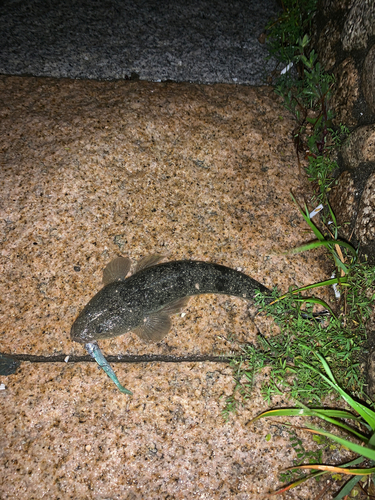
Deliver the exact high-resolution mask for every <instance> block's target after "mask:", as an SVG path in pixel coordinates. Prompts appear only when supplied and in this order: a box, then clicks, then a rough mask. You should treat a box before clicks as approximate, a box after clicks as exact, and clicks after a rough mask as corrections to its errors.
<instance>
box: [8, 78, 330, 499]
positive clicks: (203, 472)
mask: <svg viewBox="0 0 375 500" xmlns="http://www.w3.org/2000/svg"><path fill="white" fill-rule="evenodd" d="M0 113H1V119H0V151H1V178H0V224H1V226H0V231H1V233H0V234H1V256H0V259H1V260H0V265H1V273H0V280H1V282H0V289H1V294H0V296H1V301H2V307H1V312H0V314H1V317H0V322H1V330H0V342H1V351H2V352H4V353H18V354H33V355H35V354H39V355H44V356H53V355H56V354H67V355H69V354H84V353H85V351H84V349H83V348H82V347H81V346H80V345H79V344H73V343H72V342H71V341H70V339H69V331H70V327H71V324H72V322H73V321H74V319H75V317H76V316H77V314H78V312H79V311H80V310H81V308H82V307H83V306H84V305H85V304H86V303H87V301H88V300H89V299H90V298H91V297H92V296H93V295H94V294H95V293H96V292H97V291H98V290H99V289H100V287H101V275H102V270H103V268H104V267H105V265H106V264H107V263H108V262H109V261H110V260H111V259H112V258H113V257H115V256H116V255H120V254H122V255H127V256H129V257H130V258H131V259H132V260H133V261H134V262H135V261H136V260H137V259H139V258H141V257H142V256H144V255H148V254H152V253H163V254H165V255H167V258H168V259H170V260H171V259H184V258H187V259H196V260H205V261H211V262H217V263H220V264H224V265H227V266H230V267H234V268H240V269H241V270H243V271H244V272H245V273H247V274H249V275H250V276H252V277H253V278H255V279H257V280H258V281H260V282H262V283H263V284H264V285H266V286H268V287H272V286H275V285H277V286H278V287H279V288H280V289H282V290H287V289H288V287H289V286H300V285H304V284H308V283H310V282H315V281H318V280H321V279H325V278H326V277H327V268H326V261H325V260H324V258H323V257H322V254H320V253H315V252H312V253H309V254H300V255H294V256H290V255H284V254H283V253H282V252H284V251H286V250H288V249H290V248H292V247H294V246H296V245H298V244H301V243H303V242H306V241H308V240H309V239H311V238H312V235H311V233H309V232H308V231H307V228H306V226H305V225H304V223H303V221H302V218H301V216H300V215H299V213H298V210H297V209H296V207H295V206H294V205H293V203H292V201H291V197H290V191H293V192H294V194H295V195H296V196H297V197H299V199H302V196H303V192H304V191H303V179H301V177H300V175H299V172H298V167H297V162H296V157H295V154H294V150H293V145H292V142H291V140H290V134H291V130H292V129H293V125H292V122H291V120H290V118H289V116H288V114H287V113H286V111H284V109H283V108H282V107H281V106H280V104H279V103H278V101H277V98H276V97H275V95H274V94H273V91H272V89H271V88H266V87H264V88H251V87H241V86H230V85H215V86H199V85H194V84H175V83H162V84H157V83H146V82H95V81H69V80H53V79H37V78H18V77H0ZM184 313H185V315H183V316H175V317H174V318H173V326H172V330H171V331H170V333H169V334H168V335H167V336H166V337H165V339H164V340H163V341H162V342H160V343H159V344H154V345H153V344H144V343H143V342H142V341H141V340H139V339H138V338H137V337H136V336H135V335H133V334H131V335H129V336H127V337H119V338H117V339H114V340H107V341H102V342H101V347H102V349H103V351H104V353H106V354H115V355H121V354H125V353H127V354H148V353H149V354H168V355H171V354H172V355H176V356H182V355H186V354H221V353H224V354H225V353H229V352H230V349H231V345H230V344H229V343H228V341H227V340H226V338H227V337H229V336H234V337H236V338H237V339H238V340H240V341H252V340H254V338H255V335H256V332H257V329H260V330H261V331H262V332H263V333H264V334H267V333H269V331H270V330H272V325H268V326H267V324H266V323H264V322H262V318H259V317H257V318H256V320H255V321H254V320H253V318H252V315H253V312H251V310H250V312H249V308H248V305H247V304H246V302H243V301H241V300H240V299H233V298H229V297H224V296H204V297H197V298H194V299H191V301H190V303H189V306H188V307H187V309H186V310H185V311H184ZM115 370H116V372H117V374H118V376H119V379H120V380H121V381H122V382H123V383H124V385H125V386H126V387H128V388H130V389H132V390H134V392H135V395H134V397H133V398H127V397H125V396H123V395H122V394H120V393H119V392H117V390H116V388H115V387H114V386H113V385H112V384H111V382H110V381H109V379H107V377H106V376H105V375H104V374H103V373H102V372H100V371H99V370H98V369H97V367H96V366H95V365H94V364H92V363H79V364H78V363H77V364H74V365H72V364H70V363H68V364H58V363H56V364H55V363H51V364H30V363H23V364H22V365H21V367H20V368H19V370H18V371H17V373H16V374H14V375H10V376H9V377H0V383H4V384H5V386H6V388H5V390H2V391H0V397H1V398H2V405H1V410H0V422H1V424H0V425H1V428H2V429H5V432H4V433H1V437H0V439H1V455H0V456H1V465H2V467H1V472H0V489H1V490H0V491H1V495H0V496H1V498H4V499H13V498H14V499H16V498H17V499H18V498H20V499H24V498H26V497H27V498H29V499H33V498H38V499H39V498H54V499H55V498H56V499H57V498H61V499H65V498H74V499H77V498H80V499H86V498H87V499H98V500H99V499H100V500H104V499H109V498H111V499H128V498H129V499H130V498H132V499H135V498H155V499H156V498H161V499H166V498H176V499H177V498H178V499H185V498H207V499H219V498H236V499H256V498H260V496H259V495H260V493H259V492H260V491H268V490H269V489H270V488H273V487H274V486H275V485H276V483H277V474H276V471H275V472H272V471H273V470H274V468H276V469H277V470H278V469H279V467H280V464H283V465H285V466H287V465H288V464H289V463H290V460H291V456H292V455H291V454H292V452H291V449H290V448H288V447H285V443H284V441H283V440H282V439H281V444H280V443H278V438H277V439H276V438H275V439H276V440H275V441H272V442H271V443H269V442H267V441H265V435H266V434H267V433H268V432H269V426H268V425H267V424H263V423H262V424H259V426H260V427H257V428H258V431H257V433H256V434H254V433H253V431H252V430H249V428H248V427H246V426H245V424H246V422H248V420H249V419H250V418H251V417H253V416H255V415H256V414H257V413H259V411H261V410H262V409H265V408H266V406H265V403H264V402H262V400H261V398H260V396H257V395H255V396H254V400H253V401H251V404H250V405H249V406H248V407H247V408H245V409H243V410H242V412H241V414H240V416H239V418H238V419H236V420H234V421H232V422H231V423H224V422H223V421H222V419H221V417H220V410H221V408H222V407H223V404H224V403H223V400H221V399H220V397H221V396H222V395H225V394H230V392H231V390H232V389H233V379H232V376H231V370H230V368H229V367H227V366H226V365H225V364H220V363H218V364H213V363H200V364H198V363H190V364H186V363H185V364H171V363H169V364H163V363H154V364H151V363H149V364H142V365H140V364H119V363H116V365H115ZM259 383H260V382H259ZM258 392H259V391H258ZM263 426H265V427H263ZM259 429H260V430H259ZM278 429H279V428H278ZM277 432H279V433H280V430H278V431H277ZM275 435H279V434H277V433H276V434H275ZM282 443H284V445H282ZM279 444H280V446H279ZM283 448H284V449H283ZM279 450H281V451H280V452H279ZM305 491H307V490H305ZM301 493H302V495H303V490H300V491H299V494H301ZM291 498H292V497H291ZM303 498H307V496H305V497H303Z"/></svg>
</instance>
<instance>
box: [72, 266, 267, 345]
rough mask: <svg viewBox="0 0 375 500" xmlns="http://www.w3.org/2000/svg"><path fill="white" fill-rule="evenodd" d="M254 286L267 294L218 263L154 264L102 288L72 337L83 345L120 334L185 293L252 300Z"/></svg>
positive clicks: (73, 329)
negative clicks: (219, 295)
mask: <svg viewBox="0 0 375 500" xmlns="http://www.w3.org/2000/svg"><path fill="white" fill-rule="evenodd" d="M257 290H259V291H261V292H265V293H267V292H268V293H269V292H270V290H268V289H267V288H266V287H265V286H263V285H262V284H261V283H259V282H258V281H256V280H254V279H252V278H250V277H249V276H247V275H246V274H243V273H241V272H239V271H236V270H234V269H231V268H229V267H225V266H221V265H218V264H211V263H207V262H200V261H187V260H186V261H174V262H166V263H163V264H158V265H154V266H152V267H147V268H145V269H143V270H141V271H139V272H137V273H136V274H134V275H132V276H130V277H129V278H126V279H124V280H123V281H114V282H112V283H109V284H108V285H106V286H104V287H103V288H102V289H101V290H100V291H99V292H98V293H97V294H96V295H95V296H94V297H93V298H92V299H91V300H90V302H89V303H88V304H87V305H86V307H85V308H84V309H83V310H82V312H81V313H80V315H79V316H78V318H77V319H76V321H75V322H74V324H73V326H72V329H71V338H72V340H74V341H76V342H80V343H87V342H93V341H95V340H99V339H105V338H112V337H117V336H119V335H123V334H124V333H126V332H130V331H131V330H134V329H136V328H137V327H140V326H141V325H142V324H143V323H144V322H145V321H146V318H147V317H150V315H157V314H158V313H159V312H160V313H162V312H163V309H165V308H166V306H168V304H171V303H174V302H176V301H177V300H179V299H183V298H185V297H187V298H188V297H191V296H193V295H202V294H210V293H212V294H221V295H230V296H235V297H240V298H242V299H245V300H252V299H253V298H254V295H255V293H256V291H257ZM175 312H176V311H175Z"/></svg>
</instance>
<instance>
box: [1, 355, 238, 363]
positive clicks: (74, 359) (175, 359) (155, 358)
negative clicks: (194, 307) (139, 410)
mask: <svg viewBox="0 0 375 500" xmlns="http://www.w3.org/2000/svg"><path fill="white" fill-rule="evenodd" d="M0 356H4V357H7V358H11V359H13V360H15V361H30V362H31V363H63V362H69V363H80V362H90V363H95V360H94V359H92V358H91V357H90V356H88V355H87V356H72V355H71V354H58V355H55V356H38V355H32V354H0ZM67 358H68V361H66V359H67ZM106 359H107V360H108V361H109V362H111V363H145V362H146V363H152V362H162V363H191V362H203V361H209V362H213V363H230V361H232V359H233V357H224V356H209V355H207V356H206V355H202V356H194V355H191V356H189V355H188V356H165V355H158V354H156V355H149V354H144V355H139V356H137V355H126V354H119V355H110V356H106Z"/></svg>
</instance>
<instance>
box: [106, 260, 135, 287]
mask: <svg viewBox="0 0 375 500" xmlns="http://www.w3.org/2000/svg"><path fill="white" fill-rule="evenodd" d="M130 266H131V262H130V259H128V258H127V257H116V258H115V259H113V260H111V262H110V263H109V264H107V266H106V268H105V269H104V271H103V284H104V285H108V284H109V283H112V282H113V281H118V280H124V279H125V278H126V276H127V274H128V272H129V271H130Z"/></svg>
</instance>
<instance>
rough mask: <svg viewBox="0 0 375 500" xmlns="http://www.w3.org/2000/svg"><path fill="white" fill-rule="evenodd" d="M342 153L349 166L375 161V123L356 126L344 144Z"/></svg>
mask: <svg viewBox="0 0 375 500" xmlns="http://www.w3.org/2000/svg"><path fill="white" fill-rule="evenodd" d="M341 154H342V157H343V160H344V162H345V165H347V166H348V167H349V168H353V167H357V166H358V165H359V164H360V163H362V162H368V161H375V124H372V125H366V126H364V127H358V128H356V129H355V130H354V131H353V132H352V133H351V134H350V135H349V137H348V138H347V139H346V141H345V142H344V144H343V145H342V148H341Z"/></svg>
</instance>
